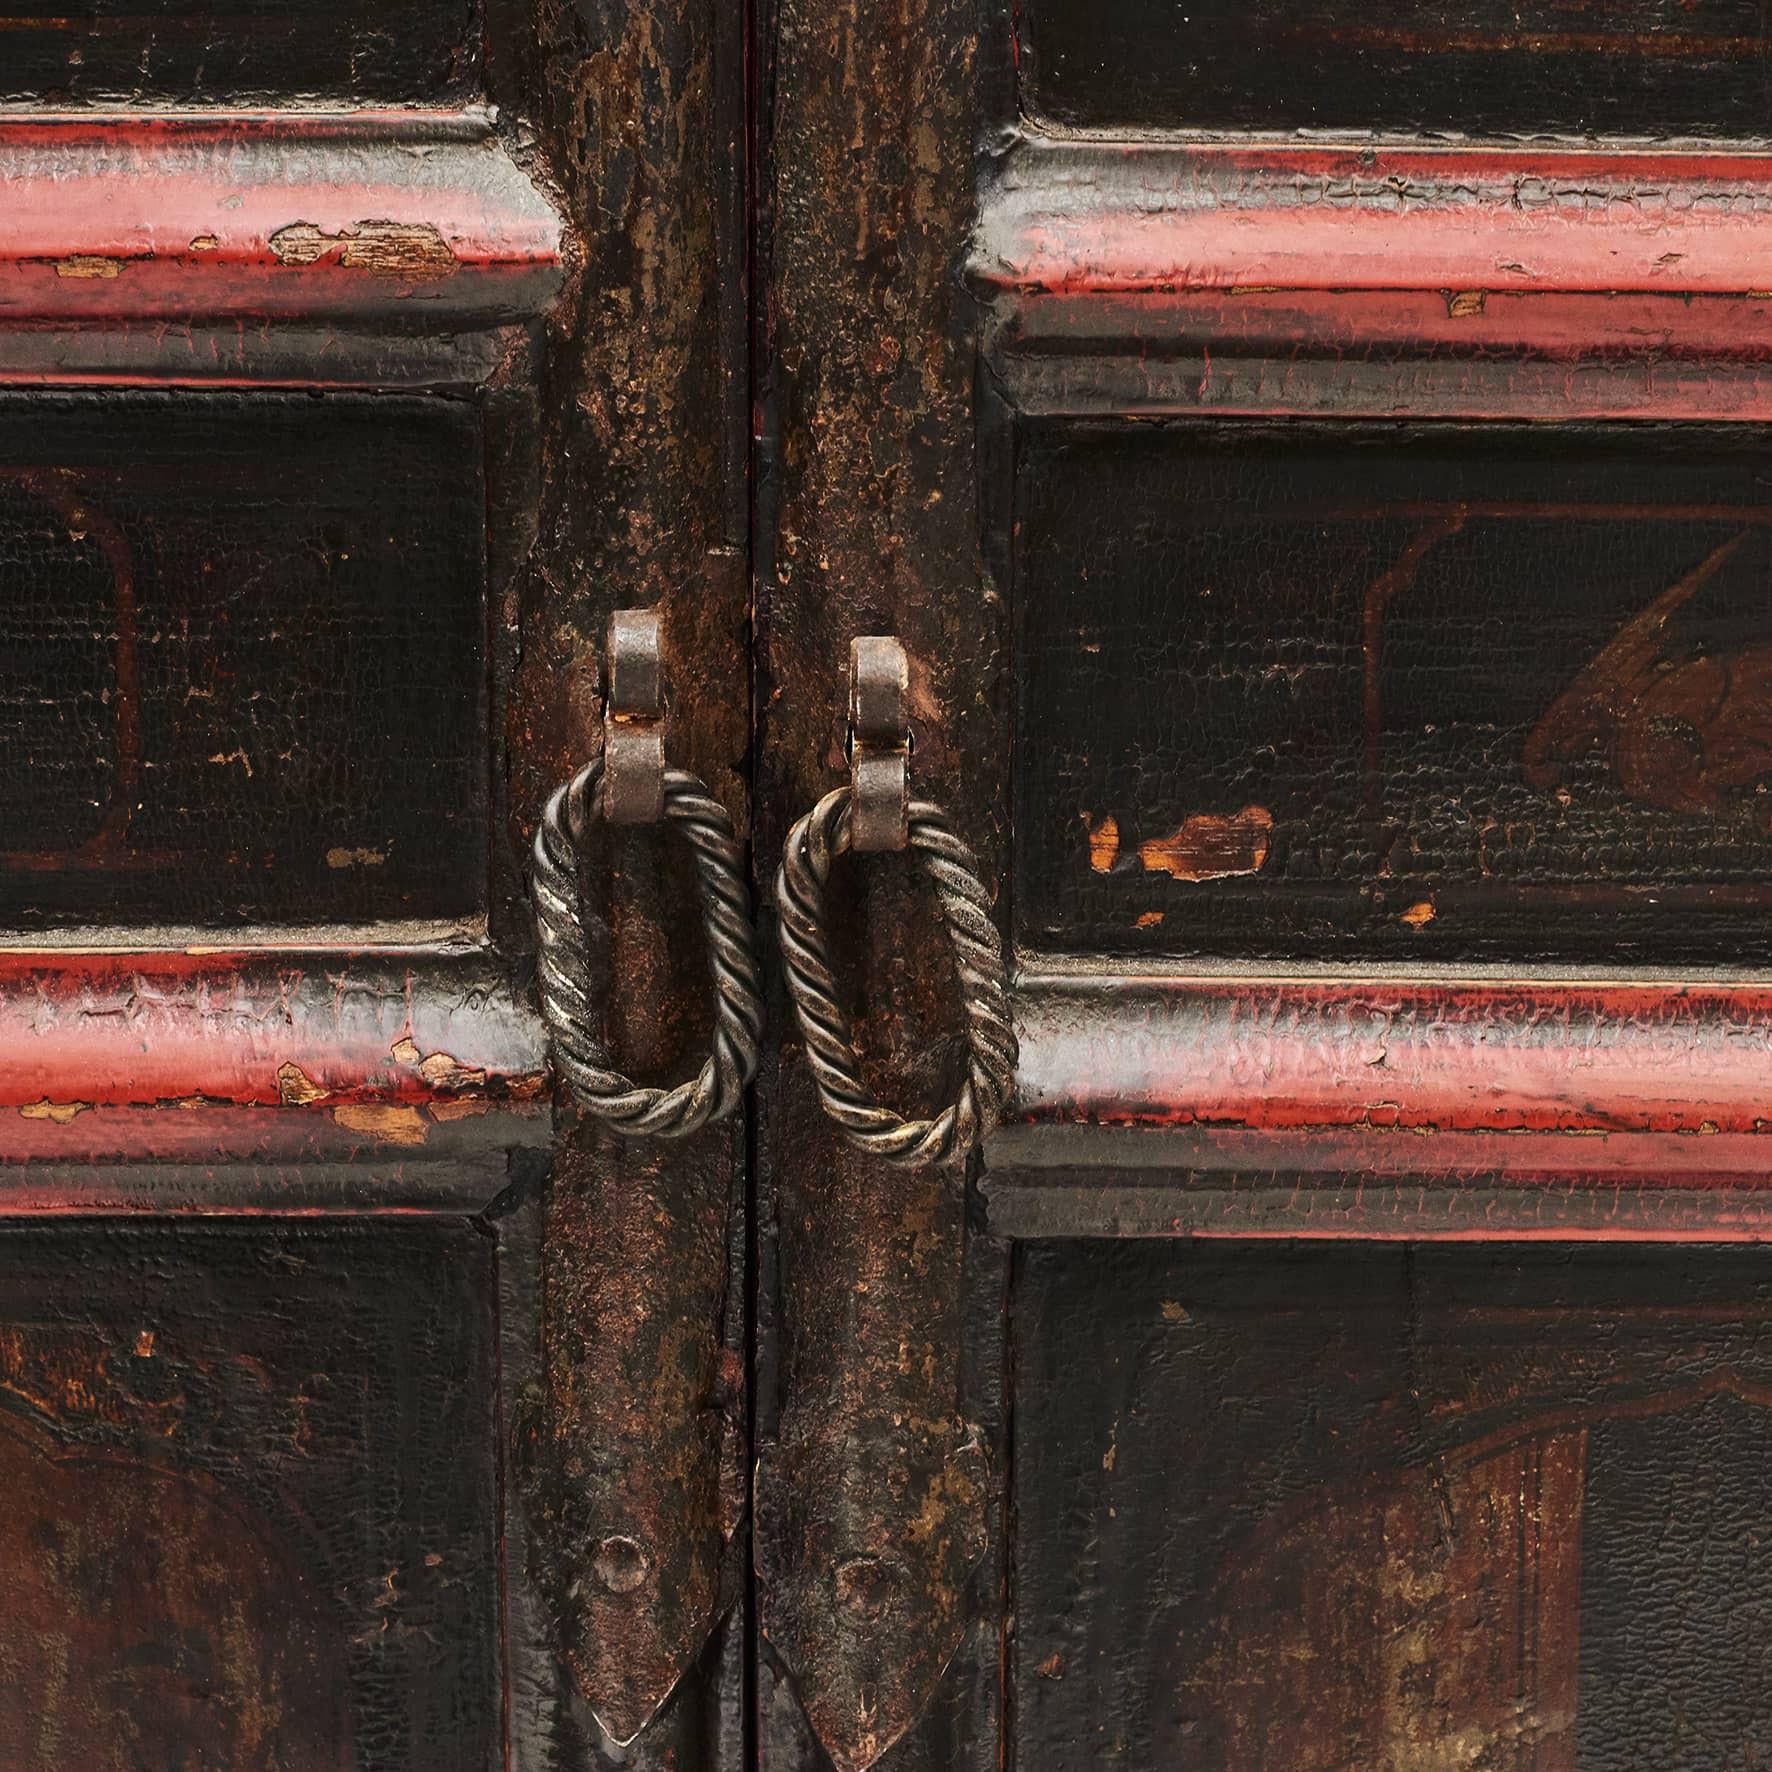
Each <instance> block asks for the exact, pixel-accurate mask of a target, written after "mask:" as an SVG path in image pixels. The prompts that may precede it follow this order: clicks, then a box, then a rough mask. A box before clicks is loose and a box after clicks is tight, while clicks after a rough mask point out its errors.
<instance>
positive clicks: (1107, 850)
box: [1083, 812, 1120, 874]
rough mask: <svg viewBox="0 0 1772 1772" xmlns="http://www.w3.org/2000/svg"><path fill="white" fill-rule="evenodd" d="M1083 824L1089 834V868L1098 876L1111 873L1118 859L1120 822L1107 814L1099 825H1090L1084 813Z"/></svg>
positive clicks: (1087, 816) (1087, 815) (1086, 814)
mask: <svg viewBox="0 0 1772 1772" xmlns="http://www.w3.org/2000/svg"><path fill="white" fill-rule="evenodd" d="M1083 823H1084V826H1085V828H1086V829H1087V831H1088V833H1089V865H1090V867H1092V868H1093V869H1094V870H1095V871H1096V873H1098V874H1106V873H1111V872H1112V871H1113V866H1114V863H1115V862H1116V861H1118V860H1119V859H1120V821H1119V820H1118V819H1117V818H1115V817H1114V816H1113V814H1112V813H1109V815H1108V816H1107V817H1106V818H1104V819H1103V820H1102V821H1101V823H1100V824H1091V823H1090V822H1089V814H1088V813H1087V812H1085V813H1084V814H1083Z"/></svg>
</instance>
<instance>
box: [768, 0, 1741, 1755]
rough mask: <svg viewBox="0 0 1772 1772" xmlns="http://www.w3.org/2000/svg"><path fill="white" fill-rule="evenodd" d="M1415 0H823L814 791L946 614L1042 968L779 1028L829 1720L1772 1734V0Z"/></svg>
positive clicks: (837, 929) (1246, 1749) (816, 1751)
mask: <svg viewBox="0 0 1772 1772" xmlns="http://www.w3.org/2000/svg"><path fill="white" fill-rule="evenodd" d="M1389 10H1390V12H1391V13H1392V14H1394V15H1395V16H1387V17H1385V18H1379V19H1376V20H1375V19H1374V18H1373V17H1372V16H1370V9H1368V10H1367V12H1366V13H1361V12H1359V10H1358V9H1357V8H1350V7H1348V6H1345V5H1342V4H1341V3H1340V0H1321V3H1320V4H1309V5H1303V6H1300V5H1293V4H1287V5H1262V4H1243V5H1236V6H1213V5H1204V6H1195V7H1192V8H1191V9H1190V8H1184V7H1176V6H1170V5H1165V4H1158V3H1155V0H1150V3H1147V0H1090V3H1084V0H1028V3H1026V4H1021V5H1017V6H1013V7H1011V6H1007V5H997V4H991V3H987V4H985V5H983V6H979V7H974V6H969V5H961V4H955V3H952V0H923V3H920V4H916V5H912V6H909V7H899V8H896V9H885V10H883V9H880V8H867V7H863V6H859V5H849V4H836V5H830V4H816V5H815V4H810V3H808V0H775V4H774V5H773V6H772V7H771V8H770V9H768V11H767V13H766V24H765V34H764V49H763V52H762V55H761V62H762V65H763V67H764V68H765V70H766V80H765V84H764V95H765V101H766V111H765V114H764V117H763V124H764V140H765V163H764V170H763V176H762V181H761V189H762V193H763V199H764V201H763V206H762V220H761V224H760V225H761V235H760V237H761V240H762V242H763V244H762V249H761V251H760V255H759V263H760V265H761V267H762V270H763V277H764V282H763V288H764V292H765V304H766V305H765V316H766V324H765V327H764V329H763V332H762V334H761V337H762V341H763V348H764V349H765V350H766V352H767V358H766V366H765V367H764V368H763V370H762V373H761V375H760V383H761V386H762V387H763V388H764V390H765V392H766V393H767V394H768V395H769V399H768V400H767V402H766V403H765V405H764V408H763V417H764V438H765V442H764V452H763V456H762V465H761V469H760V472H759V482H758V483H759V492H760V504H759V510H760V513H761V517H760V525H759V534H758V544H757V545H758V558H759V589H758V633H759V646H760V662H759V669H760V671H761V672H762V676H763V685H762V692H761V694H760V696H759V705H760V707H761V709H762V710H763V711H762V719H761V726H760V734H761V736H760V750H759V771H760V777H759V780H760V786H759V808H758V832H759V846H760V848H761V849H762V850H763V851H764V852H765V854H766V856H767V857H768V858H769V864H770V865H773V857H774V855H775V854H777V853H779V851H780V848H781V845H782V843H783V841H784V839H786V838H787V836H788V833H789V831H790V828H791V827H792V825H793V821H795V820H797V819H799V818H801V817H802V816H803V815H804V814H805V813H807V812H808V810H809V809H810V808H812V807H813V806H814V804H815V803H816V802H818V801H819V800H820V798H821V796H822V795H824V794H825V793H826V792H827V791H829V790H830V789H832V788H833V787H835V786H837V785H839V784H840V783H842V782H844V781H847V780H848V779H849V772H848V765H847V763H846V762H845V759H844V739H845V728H844V718H845V709H846V705H847V701H846V686H845V680H844V679H845V671H846V667H847V664H848V659H849V647H850V642H851V640H852V639H853V638H854V637H855V636H858V635H868V634H889V633H890V634H896V635H898V636H899V637H900V638H901V639H902V641H903V643H904V646H905V648H906V652H907V654H908V659H909V684H908V707H909V720H908V743H909V769H910V775H911V792H912V794H913V795H914V796H917V797H921V798H923V799H926V800H928V801H931V802H938V803H939V804H940V805H941V806H942V807H944V808H945V809H946V811H947V813H948V814H949V815H950V816H951V819H952V822H953V825H954V827H955V828H956V829H957V830H958V831H959V833H960V834H961V835H962V836H963V837H964V839H965V841H966V843H967V844H968V845H970V847H971V849H972V850H973V851H974V852H975V854H976V857H977V858H978V861H979V864H980V871H981V873H982V877H983V879H984V881H985V882H986V883H987V886H988V888H989V890H990V894H991V896H992V899H993V901H994V914H995V919H996V923H997V926H998V928H999V930H1000V933H1001V935H1002V938H1003V940H1004V942H1005V944H1006V946H1007V948H1008V950H1009V952H1010V956H1011V971H1012V975H1013V976H1012V996H1013V1004H1014V1022H1015V1031H1016V1033H1017V1035H1018V1041H1019V1056H1018V1059H1017V1064H1016V1072H1015V1088H1014V1093H1013V1096H1012V1099H1011V1101H1010V1103H1009V1106H1008V1110H1007V1112H1006V1114H1005V1116H1004V1119H1003V1123H1002V1124H1001V1125H1000V1126H999V1127H998V1128H997V1129H996V1130H995V1131H994V1132H992V1133H991V1134H990V1135H989V1136H988V1137H987V1138H985V1139H984V1140H983V1141H982V1145H981V1148H980V1149H978V1150H977V1151H976V1152H975V1153H974V1155H973V1157H972V1160H971V1163H970V1165H969V1166H957V1167H956V1166H950V1167H948V1168H946V1169H935V1168H931V1167H924V1168H921V1169H906V1168H904V1167H902V1166H899V1165H895V1164H892V1163H890V1162H888V1161H886V1160H884V1159H883V1158H882V1156H881V1155H880V1154H879V1152H878V1151H877V1150H876V1151H875V1152H873V1153H870V1152H867V1151H864V1150H860V1149H857V1148H855V1147H854V1145H853V1144H851V1143H848V1142H846V1141H845V1138H844V1136H843V1134H842V1132H841V1131H840V1130H839V1128H838V1126H837V1124H836V1123H835V1122H834V1121H833V1119H832V1117H831V1116H830V1114H828V1113H827V1112H826V1111H825V1109H824V1106H823V1105H822V1104H821V1099H820V1098H821V1093H823V1094H825V1095H829V1094H831V1093H832V1091H831V1087H830V1054H831V1046H830V1043H829V1040H828V1038H827V1035H828V1028H827V1029H824V1030H822V1031H817V1032H816V1037H812V1036H809V1037H808V1040H802V1039H800V1038H799V1037H798V1036H796V1035H794V1034H792V1033H789V1034H788V1035H786V1036H785V1037H784V1045H783V1050H782V1055H781V1060H780V1063H779V1066H778V1068H777V1069H776V1071H775V1073H774V1074H773V1076H771V1077H770V1078H769V1079H768V1080H767V1084H766V1087H765V1090H764V1092H763V1096H762V1106H761V1109H760V1138H759V1144H758V1152H759V1157H758V1160H759V1166H760V1172H759V1181H758V1186H759V1198H760V1202H761V1204H760V1214H761V1223H760V1234H759V1245H760V1248H761V1250H762V1251H763V1253H764V1257H765V1270H764V1273H763V1276H762V1292H763V1301H764V1302H763V1309H762V1313H761V1326H762V1347H763V1359H762V1363H761V1366H760V1368H759V1396H758V1406H757V1407H758V1421H759V1427H760V1435H761V1441H762V1444H761V1447H760V1454H759V1464H758V1489H757V1534H758V1543H757V1566H758V1571H759V1608H760V1623H761V1631H762V1637H763V1647H762V1651H761V1662H760V1679H759V1693H760V1706H761V1710H760V1723H759V1739H760V1742H761V1746H762V1753H763V1757H764V1759H765V1761H766V1762H767V1763H773V1764H775V1765H786V1766H795V1767H813V1766H817V1765H820V1764H822V1763H824V1762H825V1760H827V1759H828V1760H831V1761H834V1762H835V1763H836V1764H837V1765H838V1766H839V1767H841V1768H843V1769H844V1772H856V1769H858V1768H862V1767H865V1766H868V1765H871V1764H873V1763H874V1762H875V1761H877V1760H884V1761H885V1763H887V1764H890V1765H893V1766H898V1767H911V1766H919V1767H931V1768H933V1767H942V1768H951V1767H958V1766H961V1765H970V1766H976V1767H978V1768H984V1767H986V1766H995V1765H998V1764H1002V1763H1013V1764H1015V1765H1017V1766H1020V1767H1023V1768H1036V1769H1040V1772H1046V1769H1056V1768H1062V1767H1070V1766H1083V1765H1090V1766H1096V1765H1117V1766H1126V1767H1129V1768H1151V1769H1154V1768H1157V1767H1171V1766H1188V1767H1199V1768H1202V1769H1208V1768H1209V1769H1211V1772H1257V1769H1261V1772H1266V1769H1270V1768H1281V1767H1285V1768H1289V1769H1296V1768H1313V1769H1317V1772H1331V1769H1332V1768H1344V1767H1351V1766H1358V1767H1362V1768H1367V1767H1372V1768H1377V1767H1386V1768H1403V1767H1411V1768H1415V1767H1423V1766H1430V1765H1431V1766H1451V1765H1461V1766H1472V1767H1479V1766H1480V1767H1504V1766H1505V1767H1510V1768H1511V1767H1522V1768H1523V1767H1535V1768H1558V1769H1562V1768H1571V1769H1580V1772H1600V1769H1601V1768H1607V1767H1612V1766H1621V1765H1644V1766H1646V1765H1655V1766H1690V1767H1694V1768H1696V1767H1700V1766H1705V1767H1709V1766H1717V1765H1725V1764H1734V1763H1741V1764H1748V1763H1752V1762H1753V1761H1754V1760H1755V1759H1756V1758H1757V1757H1758V1756H1759V1755H1761V1754H1762V1753H1763V1752H1764V1751H1765V1738H1766V1735H1767V1732H1768V1729H1769V1727H1772V1720H1769V1719H1772V1704H1769V1701H1768V1698H1767V1695H1766V1694H1765V1693H1764V1691H1763V1690H1762V1684H1763V1683H1762V1681H1761V1680H1760V1678H1759V1674H1758V1671H1757V1664H1756V1663H1755V1662H1754V1657H1753V1652H1752V1651H1751V1650H1743V1649H1742V1648H1741V1645H1742V1644H1743V1643H1744V1642H1746V1641H1747V1640H1748V1639H1750V1638H1751V1637H1752V1635H1753V1631H1752V1627H1751V1625H1750V1624H1749V1623H1748V1622H1747V1620H1748V1618H1749V1616H1750V1615H1751V1614H1753V1612H1754V1610H1755V1609H1756V1608H1759V1607H1762V1606H1763V1605H1764V1604H1765V1602H1766V1597H1767V1594H1768V1593H1769V1592H1772V1587H1769V1585H1768V1584H1769V1583H1772V1568H1768V1567H1767V1565H1766V1562H1765V1559H1764V1557H1763V1556H1762V1554H1761V1546H1760V1534H1759V1532H1758V1530H1757V1528H1756V1526H1755V1524H1754V1520H1755V1518H1756V1516H1757V1512H1758V1494H1759V1488H1760V1478H1759V1475H1758V1472H1759V1470H1760V1467H1761V1465H1762V1464H1763V1462H1764V1452H1765V1449H1766V1447H1767V1445H1768V1443H1769V1439H1768V1436H1769V1433H1772V1426H1769V1423H1768V1418H1767V1416H1766V1414H1765V1408H1764V1402H1765V1395H1766V1393H1765V1391H1764V1387H1763V1381H1762V1375H1760V1374H1759V1373H1757V1371H1756V1370H1755V1355H1754V1352H1753V1349H1754V1347H1755V1345H1756V1343H1757V1340H1758V1330H1757V1327H1756V1324H1757V1321H1758V1312H1759V1311H1760V1309H1761V1308H1762V1300H1761V1296H1760V1286H1759V1280H1758V1279H1757V1278H1756V1275H1757V1273H1758V1264H1757V1260H1756V1258H1755V1257H1754V1256H1753V1254H1752V1252H1751V1251H1748V1250H1745V1249H1743V1248H1741V1247H1739V1245H1742V1244H1746V1243H1753V1242H1757V1241H1759V1240H1761V1239H1762V1238H1763V1237H1764V1235H1765V1233H1766V1229H1767V1226H1768V1223H1769V1222H1772V1220H1769V1216H1768V1212H1767V1209H1766V1202H1767V1199H1768V1195H1767V1192H1766V1179H1767V1174H1768V1163H1767V1156H1766V1146H1765V1128H1766V1124H1767V1122H1766V1119H1765V1117H1764V1110H1763V1107H1762V1106H1761V1098H1762V1096H1763V1094H1764V1087H1763V1084H1764V1079H1765V1077H1766V1075H1767V1074H1768V1073H1767V1061H1768V1056H1769V1046H1772V1026H1769V1022H1768V1013H1769V1011H1772V993H1769V992H1768V989H1767V985H1766V982H1765V973H1764V968H1765V964H1766V960H1767V957H1768V956H1767V954H1766V952H1765V948H1764V943H1765V935H1764V914H1763V903H1764V899H1765V895H1766V893H1767V891H1768V887H1769V883H1772V868H1769V864H1772V851H1768V849H1767V847H1766V832H1767V830H1768V829H1769V828H1772V826H1769V825H1768V823H1767V807H1768V805H1769V804H1772V802H1769V801H1768V794H1769V792H1772V676H1768V674H1767V668H1766V661H1767V660H1768V659H1769V658H1772V651H1769V650H1768V648H1769V647H1772V630H1768V627H1767V615H1766V607H1765V596H1764V582H1765V572H1766V568H1767V565H1768V558H1767V551H1766V550H1767V542H1766V539H1765V537H1766V519H1767V511H1768V508H1769V507H1768V506H1767V503H1766V498H1765V488H1766V486H1767V483H1768V479H1767V471H1766V461H1767V457H1766V454H1765V450H1766V432H1765V428H1764V427H1765V423H1766V420H1767V419H1768V417H1769V416H1772V400H1769V397H1768V393H1769V386H1768V382H1767V379H1766V374H1765V357H1766V348H1767V340H1768V337H1769V336H1772V334H1769V314H1768V309H1767V306H1766V303H1765V300H1764V299H1763V291H1762V290H1761V288H1760V285H1761V283H1762V282H1763V279H1761V278H1758V277H1757V276H1756V275H1755V274H1754V273H1753V272H1752V270H1751V266H1752V265H1753V264H1754V263H1755V262H1757V260H1756V254H1757V253H1758V252H1759V251H1760V249H1761V243H1762V242H1763V241H1764V240H1765V238H1766V230H1767V225H1768V224H1767V216H1768V214H1769V213H1772V210H1769V207H1768V205H1769V203H1772V185H1769V184H1768V183H1767V182H1766V174H1765V169H1764V164H1763V162H1762V161H1761V160H1760V159H1758V158H1756V156H1755V154H1754V153H1753V152H1752V151H1751V149H1752V147H1753V144H1754V143H1756V142H1757V141H1758V140H1759V139H1760V138H1761V137H1763V135H1764V132H1765V122H1766V118H1765V116H1764V115H1763V114H1762V113H1763V112H1764V109H1765V104H1764V93H1763V92H1762V90H1761V86H1760V82H1759V79H1758V74H1757V72H1756V70H1757V69H1758V68H1759V66H1760V65H1761V63H1762V61H1763V59H1764V56H1765V53H1766V46H1765V41H1764V35H1763V31H1762V27H1761V22H1760V21H1759V19H1758V18H1757V16H1750V14H1749V13H1748V12H1745V11H1742V10H1741V9H1739V8H1731V7H1729V6H1727V5H1719V6H1714V7H1713V6H1707V5H1704V4H1700V5H1697V6H1687V7H1684V8H1682V9H1678V10H1677V16H1676V14H1675V10H1674V9H1668V8H1664V7H1659V6H1656V5H1642V6H1635V7H1632V6H1622V7H1612V8H1609V9H1606V16H1605V17H1604V18H1603V19H1602V18H1600V17H1599V15H1598V13H1594V14H1593V15H1592V16H1591V17H1590V16H1589V15H1588V13H1586V12H1583V13H1582V16H1581V17H1580V18H1576V17H1575V14H1574V12H1573V11H1572V10H1571V9H1569V8H1557V7H1545V8H1539V9H1537V10H1536V11H1534V10H1533V9H1532V8H1530V7H1528V8H1527V9H1526V11H1525V12H1522V11H1521V10H1520V9H1519V8H1517V7H1505V8H1503V7H1497V8H1484V7H1481V6H1478V7H1476V8H1474V9H1473V8H1466V9H1464V10H1463V12H1461V14H1460V16H1459V17H1458V18H1456V19H1452V20H1448V19H1447V18H1446V17H1443V16H1440V14H1441V12H1443V11H1444V9H1439V10H1438V11H1436V10H1435V9H1431V8H1421V7H1402V8H1392V9H1389ZM1430 13H1431V14H1433V16H1429V15H1430ZM857 781H858V784H859V777H857ZM855 791H856V792H858V793H859V792H860V791H861V790H860V787H859V785H858V786H857V788H856V790H855ZM819 865H820V866H821V867H822V865H823V863H822V860H821V861H820V863H819ZM805 902H806V901H805V899H804V897H803V895H797V889H796V892H790V893H789V895H788V897H787V899H786V900H784V909H783V913H782V915H783V921H784V925H785V928H784V937H783V939H784V942H788V941H790V939H791V940H793V941H798V940H801V939H803V936H804V924H805V921H806V912H805ZM824 914H825V919H826V923H825V935H826V937H827V939H828V946H829V950H830V953H831V955H832V956H833V964H832V973H833V976H834V978H835V980H836V986H835V989H836V995H837V997H838V998H840V999H841V1002H840V1007H841V1009H842V1010H843V1012H844V1013H845V1014H846V1015H848V1016H849V1017H851V1018H852V1019H853V1021H854V1024H855V1027H856V1030H857V1031H856V1037H855V1044H856V1047H857V1049H858V1051H859V1060H860V1062H859V1077H860V1082H861V1085H862V1086H863V1087H862V1089H861V1090H860V1091H859V1092H858V1091H856V1090H855V1089H854V1088H852V1087H851V1083H850V1082H844V1083H843V1090H844V1091H847V1092H848V1093H849V1094H850V1095H851V1096H852V1097H853V1098H854V1100H856V1101H859V1100H862V1099H863V1098H864V1097H866V1096H871V1097H873V1098H874V1099H876V1100H878V1101H881V1102H883V1103H885V1104H886V1105H888V1106H890V1107H892V1108H894V1109H896V1110H898V1111H899V1112H901V1113H903V1112H918V1113H927V1112H930V1111H932V1110H933V1109H934V1108H935V1107H937V1106H939V1105H940V1104H941V1103H942V1102H943V1101H944V1100H947V1099H950V1098H951V1096H952V1094H953V1092H954V1091H955V1090H956V1089H957V1088H958V1087H959V1086H960V1083H961V1079H962V1076H963V1075H964V1061H965V1055H966V1023H965V1020H964V1017H963V1013H962V1012H963V1010H965V1009H966V1008H967V1007H968V1004H969V1001H970V998H969V988H970V987H969V986H968V985H966V984H965V983H964V982H958V983H957V982H956V976H955V972H954V969H953V966H952V965H951V963H950V959H949V950H948V945H947V943H946V941H945V940H944V937H943V931H942V925H941V923H940V922H939V921H938V920H937V919H936V917H935V914H934V899H933V897H932V895H931V894H930V892H929V891H928V889H927V886H926V884H925V883H924V882H923V881H922V879H921V877H920V875H919V873H918V872H917V871H916V870H915V869H914V868H911V867H910V866H908V865H907V863H906V861H905V859H904V858H903V857H900V856H884V857H873V856H863V857H855V856H847V855H845V856H843V857H841V858H840V859H838V860H837V861H835V863H834V864H833V865H832V866H831V867H830V869H829V879H828V883H827V886H826V891H825V904H824ZM839 1105H840V1106H841V1105H842V1104H839ZM852 1109H853V1101H852V1102H851V1104H850V1107H848V1108H845V1109H844V1111H845V1112H850V1113H851V1119H852V1123H857V1124H859V1123H860V1122H859V1121H856V1120H855V1116H854V1113H853V1111H852ZM1651 1619H1653V1620H1655V1621H1657V1622H1656V1623H1655V1624H1654V1625H1653V1626H1650V1625H1648V1624H1646V1622H1645V1621H1647V1620H1651ZM1700 1619H1702V1621H1703V1622H1702V1623H1700V1622H1699V1620H1700Z"/></svg>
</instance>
